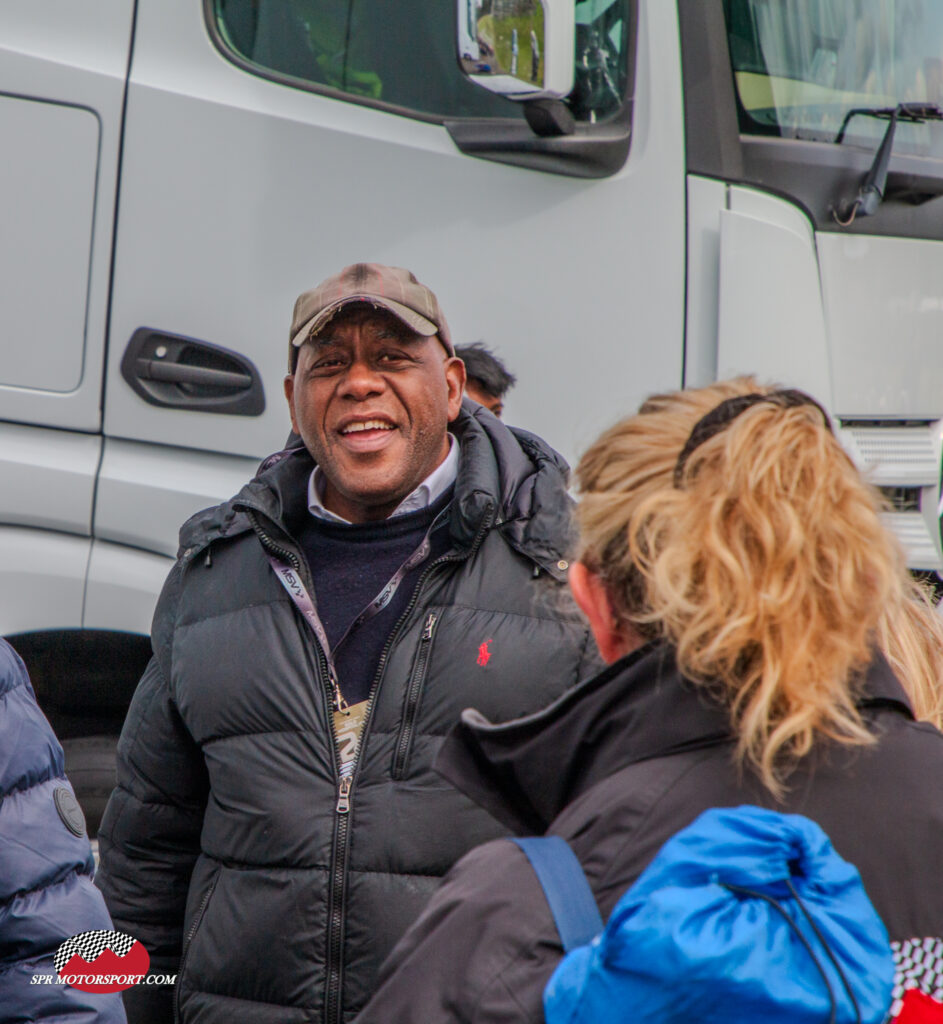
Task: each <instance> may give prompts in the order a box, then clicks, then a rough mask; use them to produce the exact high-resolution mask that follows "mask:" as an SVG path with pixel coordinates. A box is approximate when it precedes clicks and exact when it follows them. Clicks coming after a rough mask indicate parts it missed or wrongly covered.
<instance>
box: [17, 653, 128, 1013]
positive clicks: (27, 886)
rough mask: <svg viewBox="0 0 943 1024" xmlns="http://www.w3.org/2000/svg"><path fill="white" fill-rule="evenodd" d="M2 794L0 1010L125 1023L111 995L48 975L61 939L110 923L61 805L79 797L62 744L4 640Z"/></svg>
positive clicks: (83, 842) (84, 850) (81, 843)
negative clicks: (69, 777)
mask: <svg viewBox="0 0 943 1024" xmlns="http://www.w3.org/2000/svg"><path fill="white" fill-rule="evenodd" d="M57 794H58V799H59V803H57ZM0 795H2V802H0V1020H3V1021H7V1020H10V1021H13V1020H16V1021H27V1020H28V1021H49V1022H52V1021H60V1022H66V1021H68V1022H69V1024H79V1022H82V1024H123V1022H124V1019H125V1017H124V1011H123V1010H122V1008H121V999H120V997H119V996H117V995H97V994H94V993H88V992H81V991H79V990H78V989H75V988H72V987H71V986H69V985H57V984H55V982H54V978H55V976H56V969H55V964H54V960H53V958H54V955H55V953H56V950H57V949H58V948H59V946H60V945H61V944H62V943H63V942H65V940H66V939H69V938H71V937H72V936H73V935H78V934H80V933H81V932H85V931H93V930H99V929H101V930H110V929H111V927H112V925H111V920H110V918H109V917H108V911H107V910H106V909H105V904H104V901H103V900H102V897H101V893H99V892H98V891H97V890H96V888H95V886H94V885H93V884H92V872H93V870H94V861H93V860H92V850H91V847H90V845H89V841H88V836H87V835H86V834H85V832H84V831H82V825H81V820H80V815H76V814H75V813H73V815H71V816H70V814H69V812H68V810H67V808H69V807H70V806H71V807H72V808H73V809H77V806H78V805H77V803H76V802H75V801H74V793H73V792H72V787H71V785H70V784H69V782H68V780H67V779H66V777H65V772H64V769H63V756H62V747H60V746H59V743H58V741H57V740H56V737H55V735H54V734H53V731H52V728H51V727H50V725H49V723H48V722H47V721H46V718H45V716H44V715H43V713H42V711H40V709H39V706H38V705H37V703H36V697H35V695H34V693H33V688H32V686H30V683H29V678H28V677H27V674H26V668H25V666H24V665H23V662H22V661H21V660H20V658H19V657H18V656H17V655H16V654H15V653H14V651H13V649H12V648H11V647H10V646H9V644H7V643H6V642H5V641H2V640H0ZM59 806H62V807H63V808H65V809H66V810H65V811H64V813H63V814H60V812H59V810H58V807H59ZM67 820H69V821H71V822H72V826H73V827H72V828H70V827H69V826H68V825H67V823H66V821H67ZM76 831H79V832H80V833H81V834H80V835H76V834H75V833H76Z"/></svg>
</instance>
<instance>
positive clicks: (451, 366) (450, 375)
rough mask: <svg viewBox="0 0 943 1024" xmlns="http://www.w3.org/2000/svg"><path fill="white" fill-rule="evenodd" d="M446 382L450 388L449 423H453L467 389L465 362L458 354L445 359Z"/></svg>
mask: <svg viewBox="0 0 943 1024" xmlns="http://www.w3.org/2000/svg"><path fill="white" fill-rule="evenodd" d="M445 382H446V384H447V386H448V389H449V390H448V401H449V423H451V422H452V420H454V419H455V417H456V416H458V413H459V410H460V409H461V408H462V393H463V392H464V391H465V364H464V363H463V362H462V361H461V359H458V358H457V357H456V356H452V357H451V358H450V359H447V360H446V361H445Z"/></svg>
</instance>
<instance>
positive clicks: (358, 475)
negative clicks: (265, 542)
mask: <svg viewBox="0 0 943 1024" xmlns="http://www.w3.org/2000/svg"><path fill="white" fill-rule="evenodd" d="M464 383H465V368H464V366H463V364H462V362H461V360H460V359H454V358H450V357H449V356H448V355H447V354H446V352H445V349H444V348H443V347H442V345H441V343H440V342H439V340H438V338H437V337H435V336H433V337H423V336H422V335H420V334H415V333H413V332H412V331H410V329H409V328H408V327H406V326H405V324H403V323H401V322H400V321H399V320H398V319H397V318H396V317H395V316H393V314H392V313H388V312H386V311H385V310H381V309H377V308H375V307H373V306H369V305H366V304H363V303H358V304H356V305H351V306H348V307H345V308H344V309H342V310H341V311H340V312H339V313H338V314H337V315H336V316H335V317H334V318H333V319H332V320H331V321H330V322H329V323H328V324H326V325H325V327H324V328H322V330H321V332H320V333H319V334H318V335H317V336H316V337H314V338H312V339H310V340H309V341H307V342H305V344H304V345H302V346H301V348H300V349H299V352H298V363H297V365H296V367H295V372H294V374H293V375H292V376H288V377H286V378H285V395H286V397H287V399H288V405H289V408H290V409H291V424H292V427H293V428H294V430H295V432H296V433H298V434H300V435H301V438H302V440H303V441H304V443H305V446H306V447H307V449H308V451H309V452H310V453H311V455H312V457H313V458H314V460H315V461H316V462H317V464H318V465H319V466H320V467H321V471H322V472H323V473H324V476H325V479H326V488H325V493H324V504H325V506H326V507H327V508H329V509H330V510H331V511H332V512H334V513H336V514H337V515H340V516H343V518H345V519H347V520H349V521H350V522H354V523H356V522H368V521H371V520H377V519H384V518H386V517H387V516H388V515H389V514H390V513H391V512H392V511H393V510H394V509H395V508H396V506H397V505H398V504H399V503H400V502H401V501H402V500H403V498H405V497H406V495H407V494H409V493H410V492H411V491H413V490H414V489H415V488H416V487H418V486H419V484H420V483H422V481H423V480H424V479H425V478H426V477H427V476H428V475H429V474H430V473H431V472H432V471H433V470H434V469H435V468H436V466H438V465H439V464H440V463H441V462H442V460H443V459H444V458H445V456H446V455H447V454H448V450H449V442H448V437H447V435H446V430H447V427H448V424H449V423H450V422H451V421H452V420H454V419H455V417H456V416H457V415H458V412H459V409H460V408H461V403H462V387H463V385H464Z"/></svg>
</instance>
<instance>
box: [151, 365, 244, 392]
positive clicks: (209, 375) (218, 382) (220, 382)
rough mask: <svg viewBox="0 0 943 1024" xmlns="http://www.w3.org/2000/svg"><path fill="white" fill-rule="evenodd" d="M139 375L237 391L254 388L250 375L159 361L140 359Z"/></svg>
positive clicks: (177, 382)
mask: <svg viewBox="0 0 943 1024" xmlns="http://www.w3.org/2000/svg"><path fill="white" fill-rule="evenodd" d="M137 373H138V377H139V378H140V379H142V380H167V381H172V382H173V383H175V384H207V385H210V386H212V387H216V388H226V389H229V390H235V391H241V390H243V389H245V388H248V387H251V386H252V377H251V376H250V375H249V374H248V373H231V372H230V371H229V370H213V369H210V367H208V366H191V365H188V364H187V363H165V362H162V361H160V360H158V359H139V360H138V365H137Z"/></svg>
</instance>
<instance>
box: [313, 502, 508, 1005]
mask: <svg viewBox="0 0 943 1024" xmlns="http://www.w3.org/2000/svg"><path fill="white" fill-rule="evenodd" d="M494 514H495V507H494V505H489V507H488V509H487V510H486V512H485V514H484V516H483V517H482V521H481V526H480V527H479V528H478V533H476V534H475V539H474V541H473V542H472V546H471V547H470V548H469V549H468V551H466V552H465V553H464V554H461V555H443V556H442V557H441V558H437V559H436V560H435V561H434V562H433V563H432V564H431V565H427V566H426V568H425V569H424V570H423V572H422V575H421V576H420V577H419V581H418V583H417V584H416V589H415V590H414V591H413V594H412V597H411V598H410V599H409V604H408V605H407V606H406V610H405V611H404V612H403V614H402V615H401V616H400V617H399V620H398V621H397V623H396V625H395V626H394V627H393V630H392V632H391V633H390V635H389V636H388V637H387V638H386V643H385V644H384V645H383V650H382V652H381V653H380V660H379V661H378V662H377V670H376V673H375V674H374V677H373V683H372V684H371V686H370V695H369V697H368V698H367V700H368V701H369V703H368V705H367V714H366V718H365V720H364V723H363V731H362V732H361V734H360V749H359V751H358V753H357V761H356V764H355V765H354V772H353V776H352V777H351V780H350V784H349V786H347V787H346V789H345V787H344V782H343V780H341V782H340V784H339V786H338V791H337V793H338V796H337V814H336V816H335V821H336V825H335V831H334V836H335V844H334V861H333V865H332V867H333V875H332V877H333V880H334V884H333V886H332V889H331V907H330V912H329V916H328V922H329V928H330V937H329V941H328V961H327V965H326V967H327V977H328V986H327V995H326V998H325V1002H324V1022H325V1024H343V1020H342V1014H341V1001H340V995H341V969H342V953H343V949H342V945H343V944H342V942H341V926H342V925H343V920H344V907H345V906H346V904H347V844H348V837H349V819H350V807H351V804H352V802H353V796H352V792H353V788H354V783H355V782H356V780H357V776H358V775H359V773H360V766H361V764H363V752H364V749H365V748H366V745H367V735H368V733H369V731H370V725H371V723H372V721H373V703H374V698H375V697H376V692H377V689H378V688H379V686H380V680H381V679H382V677H383V671H384V669H385V668H386V661H387V658H388V657H389V654H390V651H391V650H392V648H393V645H394V644H395V643H396V640H397V638H398V636H399V633H400V630H401V628H402V626H403V623H404V622H406V621H407V619H408V618H409V616H410V615H411V614H412V612H413V609H414V608H415V607H416V603H417V602H418V600H419V597H420V595H421V593H422V590H423V587H424V586H425V583H426V580H427V579H428V578H429V576H430V574H431V573H432V572H433V570H435V569H437V568H438V567H439V566H440V565H444V564H445V563H446V562H463V561H465V559H467V558H470V557H471V556H472V555H473V554H474V553H475V551H477V550H478V547H479V545H480V544H481V542H482V540H483V539H484V535H485V533H486V531H487V530H488V529H489V528H490V526H491V523H492V520H493V518H494ZM332 721H333V719H332Z"/></svg>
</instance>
